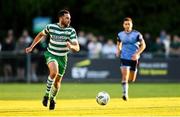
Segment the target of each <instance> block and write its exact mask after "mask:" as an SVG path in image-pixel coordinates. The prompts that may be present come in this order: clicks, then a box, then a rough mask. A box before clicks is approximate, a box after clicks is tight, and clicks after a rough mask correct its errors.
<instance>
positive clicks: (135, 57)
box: [131, 53, 139, 61]
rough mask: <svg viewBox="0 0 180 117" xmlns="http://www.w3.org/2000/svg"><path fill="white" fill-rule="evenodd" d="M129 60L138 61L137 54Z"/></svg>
mask: <svg viewBox="0 0 180 117" xmlns="http://www.w3.org/2000/svg"><path fill="white" fill-rule="evenodd" d="M131 59H132V60H134V61H136V60H138V59H139V54H136V53H135V54H133V56H132V58H131Z"/></svg>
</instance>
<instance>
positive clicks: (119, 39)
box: [117, 33, 121, 42]
mask: <svg viewBox="0 0 180 117" xmlns="http://www.w3.org/2000/svg"><path fill="white" fill-rule="evenodd" d="M117 41H119V42H121V38H120V33H118V35H117Z"/></svg>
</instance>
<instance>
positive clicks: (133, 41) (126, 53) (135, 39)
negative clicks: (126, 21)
mask: <svg viewBox="0 0 180 117" xmlns="http://www.w3.org/2000/svg"><path fill="white" fill-rule="evenodd" d="M142 39H143V37H142V34H141V33H140V32H138V31H136V30H132V31H131V32H128V33H127V32H125V31H121V32H119V33H118V41H120V42H122V49H121V58H122V59H127V60H132V59H131V58H132V55H133V54H135V53H136V52H137V50H138V49H139V46H140V41H141V40H142Z"/></svg>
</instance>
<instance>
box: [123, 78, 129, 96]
mask: <svg viewBox="0 0 180 117" xmlns="http://www.w3.org/2000/svg"><path fill="white" fill-rule="evenodd" d="M122 89H123V96H128V82H126V81H122Z"/></svg>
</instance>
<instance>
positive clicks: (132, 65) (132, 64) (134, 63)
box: [121, 59, 138, 71]
mask: <svg viewBox="0 0 180 117" xmlns="http://www.w3.org/2000/svg"><path fill="white" fill-rule="evenodd" d="M123 66H127V67H130V70H132V71H137V67H138V60H136V61H133V60H127V59H121V67H123Z"/></svg>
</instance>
